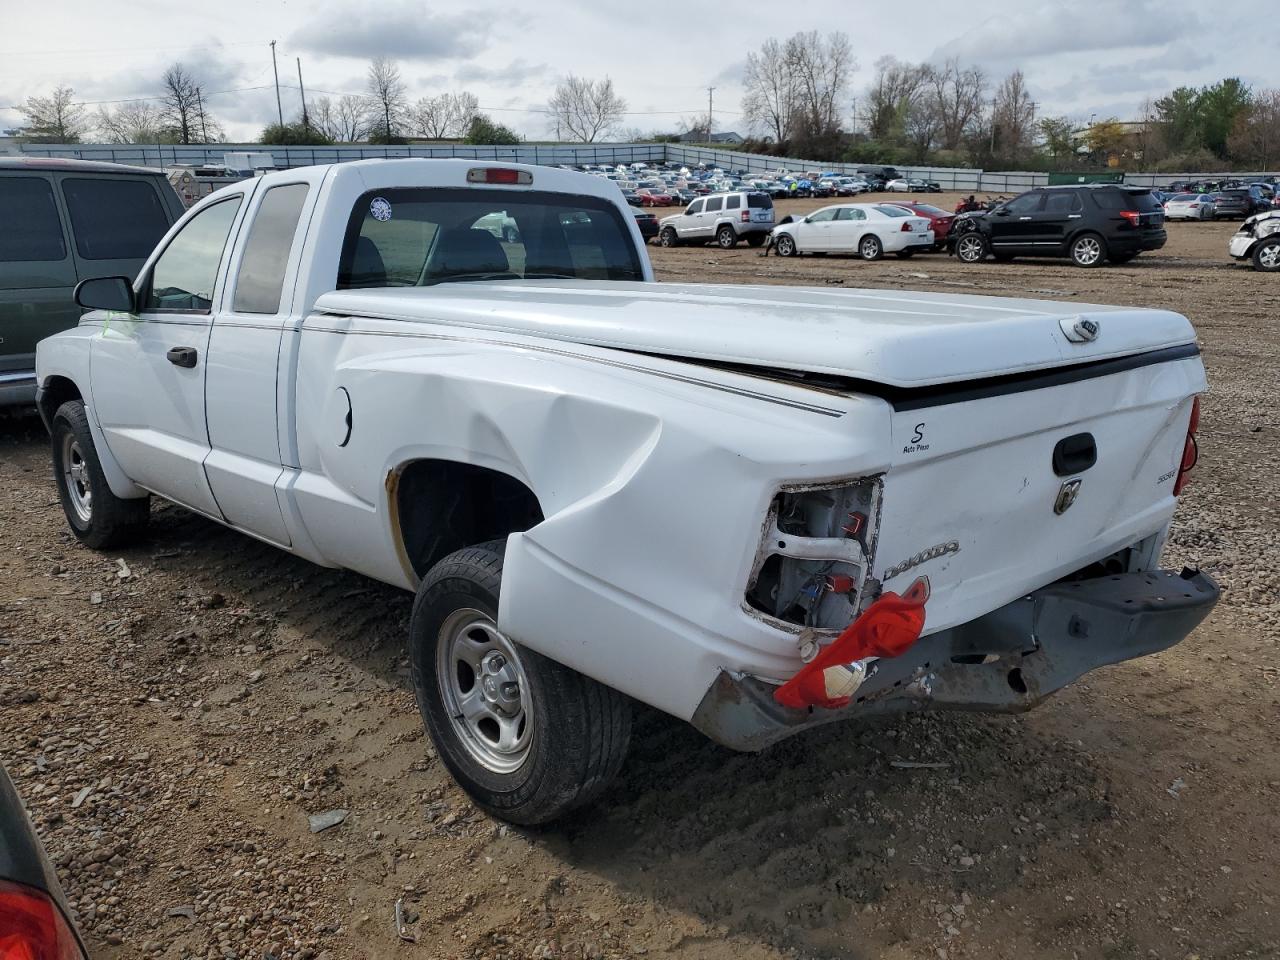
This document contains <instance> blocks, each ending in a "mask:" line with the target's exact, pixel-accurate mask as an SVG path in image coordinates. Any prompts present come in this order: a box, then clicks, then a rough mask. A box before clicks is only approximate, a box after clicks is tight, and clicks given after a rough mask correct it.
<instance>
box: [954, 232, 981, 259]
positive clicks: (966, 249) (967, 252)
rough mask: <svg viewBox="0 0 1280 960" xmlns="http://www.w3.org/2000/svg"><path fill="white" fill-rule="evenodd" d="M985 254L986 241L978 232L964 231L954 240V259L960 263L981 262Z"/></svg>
mask: <svg viewBox="0 0 1280 960" xmlns="http://www.w3.org/2000/svg"><path fill="white" fill-rule="evenodd" d="M986 255H987V242H986V241H985V240H983V239H982V235H981V234H979V233H966V234H965V235H964V236H962V237H961V238H960V239H959V240H957V241H956V259H957V260H959V261H960V262H961V263H981V262H982V259H983V257H985V256H986Z"/></svg>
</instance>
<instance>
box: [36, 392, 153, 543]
mask: <svg viewBox="0 0 1280 960" xmlns="http://www.w3.org/2000/svg"><path fill="white" fill-rule="evenodd" d="M53 479H54V482H55V483H56V484H57V487H58V499H59V500H60V501H62V512H63V513H64V514H66V517H67V524H68V525H69V526H70V527H71V532H72V533H74V534H75V536H76V539H78V540H79V541H80V542H81V543H83V544H85V546H88V547H92V548H93V549H95V550H105V549H107V548H109V547H119V546H123V545H125V544H127V543H131V542H133V541H134V540H137V539H138V538H139V537H140V536H142V533H143V531H144V530H145V529H146V527H147V521H148V519H149V518H150V516H151V499H150V498H149V497H140V498H138V499H135V500H125V499H123V498H121V497H117V496H116V495H115V494H114V493H112V492H111V487H109V486H108V485H107V478H106V475H105V474H104V473H103V472H102V464H101V462H100V461H99V460H98V451H97V448H96V447H95V446H94V445H93V434H92V433H91V432H90V431H89V418H88V415H87V414H86V412H85V409H84V404H83V403H82V402H81V401H79V400H68V401H67V402H66V403H64V404H63V405H62V406H60V407H59V408H58V411H57V413H55V414H54V415H53Z"/></svg>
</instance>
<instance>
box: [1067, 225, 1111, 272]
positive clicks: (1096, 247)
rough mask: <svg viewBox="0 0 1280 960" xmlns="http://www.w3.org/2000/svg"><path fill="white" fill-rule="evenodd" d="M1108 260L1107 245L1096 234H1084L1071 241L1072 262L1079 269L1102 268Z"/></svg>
mask: <svg viewBox="0 0 1280 960" xmlns="http://www.w3.org/2000/svg"><path fill="white" fill-rule="evenodd" d="M1106 259H1107V248H1106V244H1104V243H1103V240H1102V238H1101V237H1100V236H1098V235H1097V234H1096V233H1082V234H1080V236H1078V237H1076V238H1075V239H1074V240H1072V241H1071V262H1072V263H1074V264H1075V265H1076V266H1077V267H1097V266H1101V265H1102V264H1103V263H1104V262H1105V261H1106Z"/></svg>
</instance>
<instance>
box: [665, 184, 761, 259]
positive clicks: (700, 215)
mask: <svg viewBox="0 0 1280 960" xmlns="http://www.w3.org/2000/svg"><path fill="white" fill-rule="evenodd" d="M772 229H773V199H772V198H771V197H770V196H769V194H767V193H765V192H763V191H759V190H743V191H740V192H735V193H713V194H711V195H710V196H706V197H699V198H698V199H697V200H695V201H693V203H691V204H689V206H688V207H686V208H685V211H684V213H678V214H676V215H675V216H674V217H667V218H665V219H664V220H663V221H662V224H661V227H660V229H659V231H658V242H659V243H661V244H662V245H663V246H664V247H675V246H679V245H680V244H682V243H707V242H708V241H711V240H714V241H715V242H716V243H717V244H719V245H720V246H722V247H724V248H725V249H726V250H728V249H729V248H730V247H734V246H737V243H738V241H739V240H743V239H745V240H746V241H747V243H749V244H751V246H753V247H758V246H760V245H761V244H762V243H764V241H765V238H766V237H768V236H769V231H770V230H772Z"/></svg>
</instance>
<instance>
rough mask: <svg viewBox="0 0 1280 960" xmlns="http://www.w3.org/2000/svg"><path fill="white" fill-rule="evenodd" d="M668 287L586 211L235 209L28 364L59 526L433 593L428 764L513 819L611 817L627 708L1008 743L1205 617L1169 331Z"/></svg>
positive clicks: (1182, 399) (571, 180) (428, 173)
mask: <svg viewBox="0 0 1280 960" xmlns="http://www.w3.org/2000/svg"><path fill="white" fill-rule="evenodd" d="M508 221H511V222H514V223H515V224H516V226H517V229H516V230H515V231H511V232H505V231H504V232H502V233H501V235H495V232H494V231H493V230H491V229H488V228H487V225H488V224H491V223H493V222H502V223H507V222H508ZM652 281H653V275H652V270H651V268H650V265H649V262H648V259H647V257H646V255H645V248H644V244H643V242H642V240H641V237H640V234H639V233H638V231H637V229H636V225H635V222H634V219H633V218H632V216H631V215H630V212H629V211H628V209H627V208H626V206H625V205H623V203H622V201H621V199H620V198H619V196H618V193H617V189H616V188H615V187H614V186H613V184H611V183H609V182H607V181H604V180H602V179H599V178H596V177H590V176H585V175H581V174H575V173H571V172H567V171H563V170H555V169H546V168H541V167H531V166H519V165H501V164H496V163H480V162H471V161H462V160H389V161H381V160H379V161H362V162H358V163H349V164H342V165H337V166H330V167H313V168H306V169H299V170H289V171H282V172H276V173H271V174H268V175H265V176H263V177H260V178H256V179H253V180H249V181H245V182H243V183H237V184H234V185H230V186H227V187H224V188H223V189H221V190H219V191H217V192H216V193H214V194H213V195H211V196H209V197H207V198H206V199H204V200H203V201H201V202H200V203H199V204H197V205H196V206H195V207H193V208H192V209H191V210H190V211H189V212H188V213H187V215H186V216H185V217H183V218H182V219H181V220H180V221H179V222H178V223H177V224H175V225H174V227H173V228H172V229H171V230H170V232H169V233H168V234H167V235H166V236H165V237H164V239H163V240H162V242H161V243H160V245H159V247H158V248H157V249H156V251H155V252H154V253H153V254H152V255H151V257H150V259H149V260H148V261H147V263H146V265H145V266H144V267H143V269H142V271H141V273H140V274H139V277H138V279H137V281H136V283H134V284H132V285H131V284H129V283H127V282H125V281H123V280H121V279H119V278H106V279H101V280H87V281H84V282H83V283H82V284H81V285H80V287H79V288H78V289H77V294H76V297H77V301H78V302H79V303H80V304H81V305H82V306H84V307H86V308H89V309H90V310H91V311H92V312H89V313H87V314H85V315H84V317H83V318H82V320H81V321H80V325H79V326H78V327H77V328H75V329H72V330H68V331H66V332H63V333H60V334H58V335H56V336H54V337H51V338H49V339H47V340H44V341H43V342H41V343H40V345H39V350H38V355H37V370H38V384H39V406H40V410H41V413H42V415H43V417H44V419H45V421H46V423H47V425H48V427H49V430H50V432H51V435H52V440H53V464H54V473H55V478H56V481H57V485H58V490H59V493H60V495H61V499H62V503H63V506H64V509H65V513H66V516H67V520H68V522H69V523H70V525H71V529H72V530H73V531H74V533H75V535H76V536H77V537H79V538H80V539H81V540H82V541H84V542H85V543H86V544H87V545H89V546H91V547H95V548H98V549H104V548H107V547H111V546H115V545H117V544H120V543H122V542H124V541H125V540H127V539H128V538H131V537H134V536H136V535H138V534H139V533H141V532H142V529H143V527H144V525H145V523H146V521H147V515H148V509H149V506H148V498H149V496H150V495H152V494H154V495H157V496H161V497H164V498H166V499H168V500H171V501H173V502H175V503H178V504H181V505H182V506H184V507H187V508H189V509H191V510H194V511H196V512H198V513H200V514H203V515H204V516H206V517H209V518H210V519H213V520H216V521H218V522H219V523H224V524H227V525H229V526H231V527H234V528H235V529H237V530H241V531H243V532H244V533H246V534H248V535H249V536H253V537H257V538H259V539H261V540H265V541H268V542H270V543H272V544H275V545H277V546H279V547H280V548H281V549H283V550H287V551H289V552H291V553H294V554H296V555H298V556H300V557H305V558H307V559H309V560H311V561H314V562H315V563H318V564H322V565H325V566H338V567H346V568H349V569H351V570H355V571H358V572H360V573H362V574H364V575H366V576H369V577H373V578H376V579H378V580H381V581H385V582H386V583H390V584H395V585H397V586H400V587H403V588H404V589H406V590H411V591H416V593H417V599H416V602H415V604H414V609H413V617H412V625H411V633H412V636H411V638H410V644H411V649H412V655H413V676H414V684H415V689H416V693H417V698H418V703H419V706H420V707H421V710H422V714H423V718H424V721H425V723H426V726H427V729H428V731H429V732H430V734H431V736H432V738H433V739H434V741H435V743H436V745H437V747H438V749H439V754H440V756H441V758H442V759H443V761H444V762H445V763H446V764H447V766H448V768H449V770H450V771H451V773H452V774H453V775H454V777H455V778H456V779H457V780H458V782H459V783H460V784H461V785H462V786H463V787H464V788H465V789H466V790H467V791H468V792H470V794H471V795H472V796H473V797H474V798H475V799H476V801H477V802H478V803H479V804H480V805H481V806H482V807H484V808H485V809H487V810H489V811H491V812H493V813H494V814H496V815H498V816H500V817H504V818H507V819H510V820H512V821H516V822H522V823H537V822H545V821H547V820H550V819H552V818H555V817H557V816H559V815H560V814H562V813H564V812H565V811H566V810H569V809H571V808H572V807H574V806H576V805H578V804H581V803H584V802H586V801H588V800H590V799H592V798H593V797H595V796H597V795H598V794H599V793H600V792H601V791H602V790H603V789H604V787H605V786H606V785H607V783H608V782H609V780H610V778H611V777H612V776H613V775H614V773H616V771H617V770H618V768H619V766H620V764H621V763H622V759H623V756H624V753H625V750H626V746H627V741H628V735H629V730H630V709H631V708H630V699H629V698H635V699H637V700H641V701H644V702H645V703H648V704H651V705H652V706H654V707H657V708H658V709H661V710H664V711H666V712H668V713H670V714H673V715H675V716H677V717H680V718H683V719H685V720H688V721H690V722H691V723H693V725H694V726H696V727H697V728H698V729H700V730H702V731H704V732H705V733H706V734H707V735H708V736H710V737H712V738H714V739H715V740H717V741H718V742H720V743H722V744H725V745H727V746H730V747H734V748H737V749H744V750H756V749H760V748H762V747H765V746H767V745H769V744H771V743H773V742H775V741H777V740H779V739H781V738H783V737H785V736H787V735H789V734H793V733H796V732H798V731H801V730H804V729H806V728H808V727H811V726H813V725H816V724H820V723H824V722H828V721H832V720H838V719H845V718H855V717H859V716H863V715H866V714H870V713H873V712H883V711H894V710H921V709H931V708H940V709H971V710H975V709H976V710H999V711H1014V710H1025V709H1028V708H1030V707H1031V706H1033V705H1035V704H1037V703H1039V702H1040V701H1041V700H1043V699H1044V698H1045V697H1047V696H1048V695H1049V694H1051V693H1052V692H1054V691H1055V690H1057V689H1059V688H1060V687H1062V686H1063V685H1064V684H1066V683H1068V682H1070V681H1071V680H1073V679H1075V678H1076V677H1078V676H1080V675H1081V674H1083V673H1085V672H1086V671H1088V670H1090V669H1092V668H1094V667H1097V666H1100V665H1102V664H1108V663H1114V662H1117V661H1121V660H1125V659H1129V658H1132V657H1136V656H1140V655H1143V654H1147V653H1151V652H1152V651H1155V650H1160V649H1163V648H1165V647H1168V646H1170V645H1172V644H1174V643H1176V642H1178V641H1179V640H1180V639H1182V638H1183V637H1184V636H1186V635H1187V634H1188V633H1189V632H1190V631H1191V630H1192V629H1193V628H1194V627H1195V626H1196V624H1197V623H1199V622H1200V620H1201V619H1203V617H1204V616H1205V615H1206V614H1207V613H1208V611H1209V610H1210V609H1211V607H1212V606H1213V604H1214V603H1215V602H1216V599H1217V595H1218V592H1217V588H1216V586H1215V585H1214V584H1213V582H1212V581H1211V580H1210V579H1209V578H1207V577H1205V576H1204V575H1202V574H1200V573H1198V572H1195V571H1192V570H1184V571H1183V572H1182V573H1172V572H1167V571H1162V570H1161V569H1159V559H1160V553H1161V548H1162V546H1163V543H1164V540H1165V536H1166V531H1167V529H1168V525H1169V522H1170V519H1171V517H1172V515H1173V512H1174V507H1175V503H1176V501H1175V497H1176V495H1177V494H1178V492H1179V490H1180V488H1181V486H1182V484H1183V483H1184V482H1185V480H1186V474H1187V471H1188V470H1189V469H1190V468H1191V467H1192V466H1193V465H1194V460H1195V453H1194V451H1195V438H1194V434H1195V428H1196V420H1197V410H1198V399H1197V397H1198V395H1199V394H1200V393H1201V392H1203V391H1204V390H1205V375H1204V368H1203V366H1202V364H1201V361H1200V357H1199V352H1198V349H1197V347H1196V341H1195V334H1194V332H1193V330H1192V328H1191V326H1190V324H1189V323H1188V322H1187V321H1186V320H1185V319H1184V318H1183V317H1181V316H1178V315H1177V314H1173V313H1168V312H1164V311H1157V310H1135V309H1119V308H1113V307H1103V306H1087V305H1081V304H1062V303H1047V302H1038V301H1030V300H1017V299H996V298H983V297H970V296H958V295H936V294H924V293H910V292H905V291H903V292H894V291H871V290H864V291H859V290H828V289H798V288H786V287H777V286H756V287H752V286H699V285H689V284H656V283H654V282H652ZM908 588H910V589H908ZM895 603H896V604H897V606H896V607H895V606H894V604H895ZM904 609H906V610H907V614H908V616H907V618H906V619H902V617H901V616H899V619H898V620H894V621H893V622H892V623H890V622H889V621H890V620H893V617H894V616H898V615H900V614H902V611H903V610H904ZM895 611H896V612H895ZM913 612H914V615H915V616H917V619H916V620H915V621H914V626H912V625H911V623H912V621H911V620H910V616H909V615H911V614H913ZM904 624H905V626H904ZM895 631H896V632H895ZM851 638H852V639H851ZM886 638H889V639H886ZM890 640H892V642H890ZM850 644H852V646H850ZM859 644H861V645H859ZM849 651H855V652H849ZM835 660H840V661H841V662H839V663H834V662H833V661H835ZM845 661H847V662H845ZM815 666H816V667H818V668H820V675H818V676H817V677H816V679H817V681H818V683H817V686H816V688H815V685H814V683H813V681H814V679H815V674H814V668H815ZM801 681H803V682H801ZM815 689H816V690H817V692H816V693H815Z"/></svg>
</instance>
